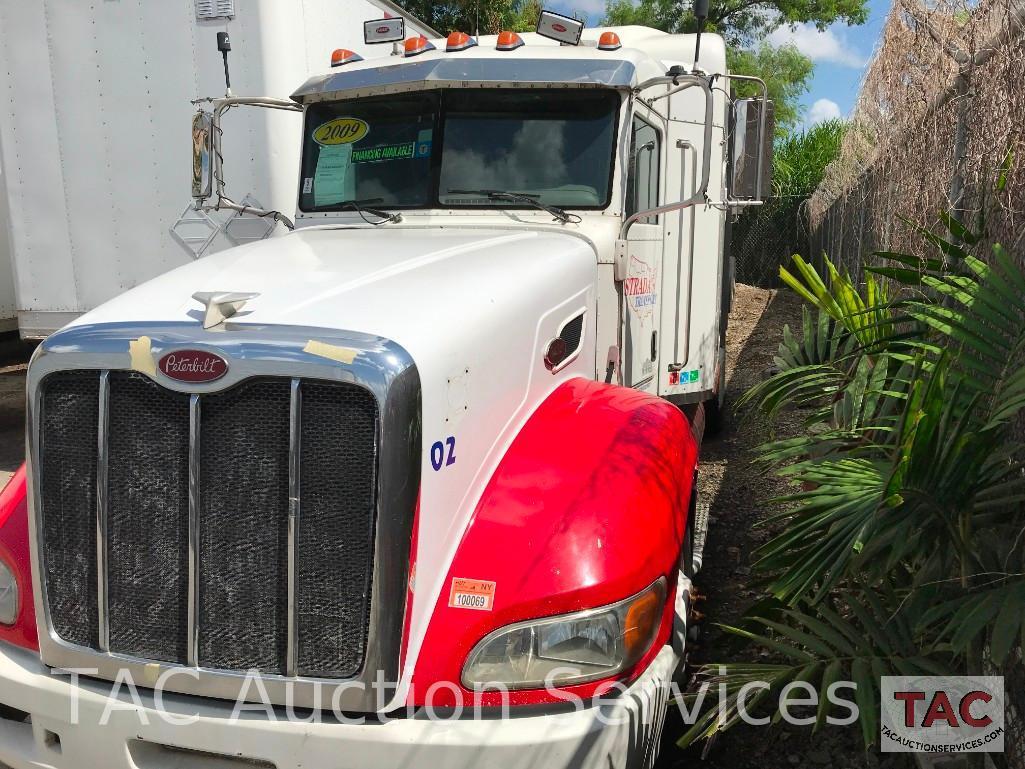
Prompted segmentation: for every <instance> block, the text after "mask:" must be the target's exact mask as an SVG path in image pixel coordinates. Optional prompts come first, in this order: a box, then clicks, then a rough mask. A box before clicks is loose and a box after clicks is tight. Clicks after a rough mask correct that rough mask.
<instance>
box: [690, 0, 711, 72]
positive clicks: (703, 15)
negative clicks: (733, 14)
mask: <svg viewBox="0 0 1025 769" xmlns="http://www.w3.org/2000/svg"><path fill="white" fill-rule="evenodd" d="M708 2H709V0H694V18H696V19H697V20H698V37H697V39H696V40H695V41H694V67H693V69H694V70H696V69H697V68H698V57H699V56H700V55H701V33H702V32H704V31H705V20H706V19H707V18H708Z"/></svg>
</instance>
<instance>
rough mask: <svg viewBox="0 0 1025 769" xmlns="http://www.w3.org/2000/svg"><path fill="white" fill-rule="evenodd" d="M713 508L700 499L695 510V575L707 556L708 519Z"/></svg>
mask: <svg viewBox="0 0 1025 769" xmlns="http://www.w3.org/2000/svg"><path fill="white" fill-rule="evenodd" d="M710 509H711V506H710V505H709V504H708V503H707V502H705V501H703V500H702V499H701V498H700V497H699V498H698V501H697V504H696V505H695V510H694V514H695V517H694V573H695V574H697V573H698V572H699V571H701V563H702V560H703V558H704V554H705V542H706V540H707V539H708V518H709V514H710Z"/></svg>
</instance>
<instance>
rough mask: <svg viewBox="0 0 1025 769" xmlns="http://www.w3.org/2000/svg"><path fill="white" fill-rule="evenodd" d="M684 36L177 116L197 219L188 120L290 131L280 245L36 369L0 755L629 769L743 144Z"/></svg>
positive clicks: (20, 481)
mask: <svg viewBox="0 0 1025 769" xmlns="http://www.w3.org/2000/svg"><path fill="white" fill-rule="evenodd" d="M367 35H368V37H369V38H374V37H375V36H376V37H377V38H378V39H383V40H385V41H388V40H391V39H392V38H394V37H395V36H396V35H399V36H401V35H402V30H401V25H398V24H396V23H394V22H389V21H388V20H386V19H381V20H380V23H376V24H372V25H370V26H368V28H367ZM698 40H699V39H698V38H697V37H695V36H689V35H668V34H663V33H661V32H657V31H654V30H650V29H643V28H637V27H628V28H618V29H604V30H585V29H582V27H581V25H579V23H578V22H575V21H574V20H572V19H567V18H565V17H561V16H558V15H556V14H550V13H545V14H543V15H542V18H541V21H540V23H539V32H538V33H537V34H534V33H531V34H523V35H518V34H515V33H511V32H507V33H502V34H501V35H498V36H487V37H481V38H480V39H474V38H471V37H470V36H469V35H468V34H465V33H458V32H456V33H453V34H452V35H451V36H449V37H448V38H447V39H438V38H435V39H428V38H425V37H421V36H417V35H411V36H409V37H408V39H406V40H405V41H404V43H402V49H401V50H402V55H401V56H396V57H394V58H392V59H388V60H386V61H382V60H377V61H370V60H361V57H360V56H359V55H358V54H357V53H355V52H354V51H353V50H352V47H349V48H345V49H339V50H337V51H336V52H335V54H334V56H333V57H332V64H334V65H335V66H333V67H332V68H331V69H330V70H328V71H327V72H326V73H325V74H322V75H316V76H314V77H312V78H310V79H309V80H307V82H306V83H305V84H303V85H301V86H300V87H299V88H298V90H296V91H295V92H294V94H293V95H292V97H291V99H290V100H285V99H269V98H264V97H258V98H247V99H240V98H239V97H230V96H229V97H224V98H218V99H216V100H213V101H210V102H205V101H202V102H199V103H198V108H199V112H197V118H196V119H195V121H194V123H193V128H194V136H195V147H196V150H195V165H194V168H195V174H194V182H195V185H194V189H193V191H194V193H195V195H196V211H197V212H202V211H204V210H210V209H215V208H218V207H220V208H224V207H226V206H227V207H230V206H233V205H235V204H236V203H239V201H238V200H237V197H236V198H232V197H231V194H230V193H231V189H232V179H231V175H230V168H228V167H227V166H223V165H222V164H221V163H219V162H218V158H219V157H220V156H221V153H222V149H221V148H222V143H223V145H227V144H228V143H230V141H231V134H230V132H225V133H224V135H223V137H222V135H221V126H220V116H221V115H222V114H223V112H224V110H225V109H228V108H229V107H230V108H232V109H234V108H235V107H236V106H239V107H241V106H243V105H246V106H247V107H248V106H249V105H257V106H260V107H273V108H275V109H277V110H283V111H285V112H288V111H292V112H294V113H295V114H294V115H285V117H289V118H292V119H294V120H296V121H297V122H301V123H302V126H303V127H302V129H301V130H302V142H301V147H300V146H294V147H284V146H281V147H275V148H274V152H276V153H281V154H285V153H288V152H294V153H295V154H296V155H297V156H301V159H300V161H299V168H300V171H299V173H298V175H297V178H296V180H295V181H296V188H297V197H298V201H297V205H296V207H295V211H294V213H293V212H291V211H289V212H288V213H282V212H280V211H274V210H269V209H267V210H261V211H256V212H252V211H250V215H253V214H254V213H255V215H256V216H257V217H259V218H261V219H264V220H266V221H267V222H269V223H270V224H273V225H274V226H275V227H277V228H294V229H292V231H290V232H288V233H287V234H285V235H282V236H281V237H277V238H271V239H268V240H263V241H260V242H255V243H251V244H248V245H243V246H239V247H236V248H231V249H228V250H225V251H222V252H220V253H217V254H213V255H211V256H207V257H204V258H202V259H199V260H198V261H195V262H193V263H191V264H188V265H186V266H185V267H182V268H179V269H177V270H174V271H172V272H170V273H169V274H167V275H164V276H162V277H159V278H157V279H155V280H152V281H150V282H148V283H146V284H144V285H142V286H139V287H138V288H135V289H133V290H131V291H128V292H127V293H125V294H123V295H121V296H119V297H117V298H116V299H114V300H112V301H110V302H108V303H106V304H105V305H103V306H101V307H99V308H98V309H96V310H94V311H92V312H90V313H87V314H85V315H84V316H82V317H80V318H77V319H75V320H74V321H73V322H72V323H70V324H69V325H68V326H66V327H65V328H64V329H62V330H61V331H59V332H57V333H56V334H53V335H52V336H50V337H49V338H47V339H46V340H45V341H44V342H43V343H42V344H41V345H40V347H39V349H38V351H37V353H36V355H35V357H34V359H33V361H32V363H31V365H30V367H29V375H28V395H29V406H30V418H29V428H28V429H29V457H28V464H27V469H26V470H22V471H19V473H18V474H17V475H16V476H15V478H14V479H13V480H12V482H11V484H10V485H9V486H8V487H7V489H6V490H5V491H4V492H3V494H2V495H0V763H6V764H8V765H10V766H12V767H14V769H29V767H39V766H53V767H67V768H68V769H89V768H93V767H95V768H97V769H99V768H100V767H102V768H103V769H135V768H138V769H151V768H152V769H158V768H159V767H170V766H176V767H178V766H186V767H228V768H230V767H236V766H238V767H240V768H241V767H251V766H258V767H273V769H298V768H299V767H311V766H318V767H328V766H332V767H340V766H346V767H375V769H376V768H380V767H409V766H414V765H415V766H444V767H467V768H469V767H490V766H495V767H498V766H502V767H506V766H522V767H538V766H544V767H578V766H579V767H598V766H603V767H604V766H615V767H620V766H650V765H651V764H652V763H653V762H654V760H655V757H656V755H657V751H658V742H659V733H660V731H661V727H662V721H663V717H664V715H665V711H666V707H667V700H668V692H669V685H670V683H671V681H672V680H673V677H674V675H676V674H677V672H678V670H679V667H680V663H681V660H683V659H684V657H685V654H686V639H687V622H688V607H689V595H690V592H689V591H690V587H691V577H692V576H693V575H694V573H695V571H696V570H697V568H698V567H699V565H700V553H698V552H696V546H695V543H696V542H698V541H700V539H701V535H702V534H703V532H702V531H701V529H702V527H703V526H704V525H707V522H700V521H697V520H696V516H695V501H696V485H695V480H696V475H697V471H698V454H699V445H700V435H701V431H702V424H703V422H704V419H705V412H706V410H710V411H713V412H714V410H715V408H716V407H717V404H718V402H719V398H720V397H721V394H722V390H723V338H724V329H725V316H726V311H727V306H728V300H729V296H730V293H731V282H732V279H731V274H730V270H729V267H728V259H727V255H726V246H727V244H726V239H727V217H728V216H729V214H730V212H731V211H732V210H737V209H739V208H741V207H743V206H745V205H752V204H756V203H757V202H758V201H759V199H760V198H761V191H762V190H763V189H764V187H765V184H766V176H767V173H766V167H767V164H768V157H767V152H765V151H764V147H765V146H766V144H767V142H768V137H769V136H770V135H771V125H770V124H769V123H768V120H767V119H765V118H764V116H765V115H766V114H767V113H768V110H767V109H766V108H765V103H764V102H757V101H755V102H752V101H745V100H740V101H731V99H730V96H729V94H730V92H731V83H732V82H733V81H734V80H735V79H736V77H737V76H735V75H731V73H729V72H728V71H727V68H726V55H725V54H726V52H725V48H724V44H723V41H722V40H721V39H720V38H719V37H716V36H710V35H705V36H704V38H703V39H701V40H700V46H699V42H698ZM699 47H700V51H698V49H699ZM325 64H326V62H325ZM325 69H327V68H326V67H325ZM734 158H736V160H735V161H734V160H733V159H734ZM140 248H142V249H144V248H145V245H140ZM61 671H65V672H64V673H63V674H62V673H61ZM67 671H71V672H67ZM439 721H440V722H441V723H439Z"/></svg>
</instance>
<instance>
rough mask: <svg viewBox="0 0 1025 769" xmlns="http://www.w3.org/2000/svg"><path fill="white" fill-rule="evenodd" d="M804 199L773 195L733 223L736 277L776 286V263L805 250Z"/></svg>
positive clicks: (778, 282) (777, 272) (806, 238)
mask: <svg viewBox="0 0 1025 769" xmlns="http://www.w3.org/2000/svg"><path fill="white" fill-rule="evenodd" d="M806 201H807V198H806V197H804V196H794V197H790V196H786V197H773V198H770V199H769V200H767V201H766V202H765V205H763V206H758V207H757V208H752V209H749V210H747V211H745V212H744V213H743V214H741V215H740V218H739V219H738V220H737V221H736V222H735V223H734V225H733V246H732V249H731V250H732V252H733V254H732V255H733V257H734V258H735V259H736V278H737V281H738V282H739V283H747V284H748V285H752V286H761V287H762V288H777V287H778V286H780V285H781V281H780V279H779V268H780V265H782V264H785V263H786V262H788V261H789V260H790V255H791V254H793V253H795V252H796V253H800V254H802V255H803V254H804V253H806V251H805V248H806V245H807V242H808V217H807V206H806V205H805V203H806Z"/></svg>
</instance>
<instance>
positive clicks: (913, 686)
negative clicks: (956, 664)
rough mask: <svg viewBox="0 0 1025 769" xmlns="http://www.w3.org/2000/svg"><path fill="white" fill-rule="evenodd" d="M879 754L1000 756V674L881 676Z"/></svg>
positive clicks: (1002, 743) (1002, 728) (1001, 701)
mask: <svg viewBox="0 0 1025 769" xmlns="http://www.w3.org/2000/svg"><path fill="white" fill-rule="evenodd" d="M880 694H881V698H882V702H881V706H882V707H881V711H882V719H881V721H880V724H881V727H880V729H881V734H880V748H881V749H882V751H883V752H884V753H894V752H903V753H976V752H985V753H1001V752H1003V750H1004V679H1003V678H1002V677H1001V676H920V677H913V676H884V677H883V678H882V680H881V682H880Z"/></svg>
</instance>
